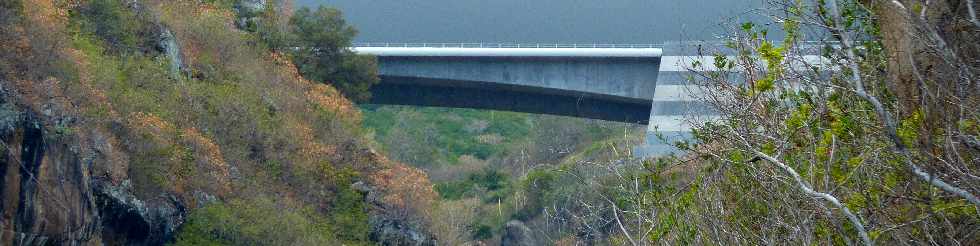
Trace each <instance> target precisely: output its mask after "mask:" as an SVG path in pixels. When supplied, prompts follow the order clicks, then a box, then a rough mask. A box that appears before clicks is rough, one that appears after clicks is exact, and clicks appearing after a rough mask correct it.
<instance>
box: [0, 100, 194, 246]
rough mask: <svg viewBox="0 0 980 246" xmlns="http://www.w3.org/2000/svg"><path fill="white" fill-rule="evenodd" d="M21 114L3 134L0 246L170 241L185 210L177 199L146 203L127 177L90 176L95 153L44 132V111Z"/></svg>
mask: <svg viewBox="0 0 980 246" xmlns="http://www.w3.org/2000/svg"><path fill="white" fill-rule="evenodd" d="M0 103H2V101H0ZM24 115H25V116H24V117H23V119H21V120H20V121H21V122H20V123H19V124H17V126H16V127H15V128H14V129H9V130H4V131H2V134H0V139H2V143H3V145H2V146H0V147H2V150H5V153H0V194H2V196H0V245H101V244H125V245H162V244H165V243H166V242H167V241H168V240H170V238H172V236H173V233H174V232H175V231H176V229H177V227H178V226H179V225H180V224H181V223H183V221H184V217H185V214H186V211H185V209H184V207H183V205H181V203H180V202H179V201H177V200H176V199H175V198H170V199H169V202H153V203H148V202H144V201H141V200H139V199H137V198H136V196H134V195H133V193H132V191H131V190H130V187H129V185H128V181H123V182H122V184H120V185H114V184H113V183H112V182H111V181H110V180H108V179H107V178H105V177H96V178H93V174H92V172H93V171H92V170H93V166H94V165H98V163H97V161H96V160H98V158H88V157H84V155H82V154H79V152H80V151H79V150H78V149H79V146H78V144H77V143H73V142H72V141H73V140H72V139H71V138H65V137H62V136H59V135H58V134H60V133H54V132H50V130H46V127H44V126H45V123H46V122H50V119H48V118H46V117H45V116H43V115H38V114H36V113H34V112H27V113H25V114H24ZM161 200H164V201H166V200H168V199H161Z"/></svg>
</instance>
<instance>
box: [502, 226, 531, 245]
mask: <svg viewBox="0 0 980 246" xmlns="http://www.w3.org/2000/svg"><path fill="white" fill-rule="evenodd" d="M500 245H501V246H531V245H534V238H533V237H532V235H531V229H530V228H528V227H527V226H526V225H524V222H520V221H517V220H511V221H509V222H507V225H505V226H504V235H503V238H501V239H500Z"/></svg>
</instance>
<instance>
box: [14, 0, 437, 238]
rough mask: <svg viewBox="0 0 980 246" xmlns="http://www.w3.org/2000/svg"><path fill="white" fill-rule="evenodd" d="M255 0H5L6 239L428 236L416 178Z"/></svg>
mask: <svg viewBox="0 0 980 246" xmlns="http://www.w3.org/2000/svg"><path fill="white" fill-rule="evenodd" d="M251 2H252V1H243V2H242V3H239V2H237V1H153V0H147V1H123V0H93V1H55V0H24V1H3V2H0V100H2V107H0V125H2V129H0V130H2V132H0V135H2V140H3V145H2V147H3V148H2V149H3V150H5V151H4V153H3V154H2V155H0V157H2V158H0V160H2V162H0V177H2V182H0V183H2V185H0V193H2V194H3V195H2V200H0V204H2V206H0V232H2V234H0V244H4V245H10V244H14V245H45V244H83V245H99V244H108V245H118V244H144V245H156V244H162V243H168V242H169V243H176V244H187V245H197V244H201V243H228V244H230V243H235V244H239V243H249V244H319V245H330V244H338V243H344V244H371V243H372V242H384V243H392V244H402V243H418V244H432V243H434V242H433V241H432V237H431V236H429V235H428V233H427V232H426V230H425V228H426V227H427V225H428V223H429V222H428V221H426V220H425V219H424V218H425V216H423V215H425V214H427V211H426V209H428V206H427V201H429V200H431V199H432V198H433V197H434V196H435V193H434V191H433V190H432V187H431V185H430V184H429V183H428V179H427V177H426V175H425V174H424V173H422V172H421V171H419V170H417V169H413V168H410V167H406V166H404V165H402V164H400V163H397V162H393V161H389V160H388V159H386V158H385V157H384V156H381V155H379V154H377V153H376V152H374V151H373V150H371V149H370V148H368V147H367V145H366V144H365V141H364V140H363V137H362V136H361V133H360V132H361V130H360V120H361V119H360V117H361V116H360V113H359V111H358V110H357V109H356V108H354V107H353V105H352V104H351V102H350V101H348V100H347V99H345V98H344V96H343V95H341V93H340V92H338V91H337V90H336V89H334V87H332V86H331V85H328V84H323V83H319V82H314V81H310V80H307V79H304V78H303V77H302V76H300V71H298V69H297V68H296V66H294V65H293V62H292V61H293V60H294V59H291V57H293V56H294V55H293V54H290V53H280V52H276V51H274V50H275V49H269V48H268V47H270V46H269V45H268V42H267V41H265V39H263V38H261V37H260V35H259V34H256V33H255V32H251V31H247V30H243V29H240V28H239V27H240V26H241V25H236V23H239V22H240V20H241V19H239V18H240V17H241V13H242V12H243V11H241V10H242V9H243V8H244V7H248V6H250V5H246V4H247V3H251ZM262 2H264V1H262ZM259 7H267V6H262V5H259ZM236 10H237V11H236ZM267 12H269V13H274V14H275V11H267ZM284 13H285V12H284Z"/></svg>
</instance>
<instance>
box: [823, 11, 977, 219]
mask: <svg viewBox="0 0 980 246" xmlns="http://www.w3.org/2000/svg"><path fill="white" fill-rule="evenodd" d="M891 3H892V4H895V5H896V6H898V7H899V8H900V9H903V10H904V9H905V6H904V5H902V3H900V2H898V1H895V0H892V1H891ZM828 4H830V14H831V17H832V18H833V19H834V26H835V27H836V29H837V30H836V31H837V33H838V34H839V36H840V39H841V45H842V47H841V48H842V49H843V50H844V54H845V55H846V56H847V61H846V63H847V67H848V69H850V71H851V82H852V83H853V85H852V87H854V88H853V89H854V91H855V93H857V95H858V96H860V97H861V98H864V99H865V100H866V101H868V102H869V103H871V105H872V106H873V107H874V110H875V113H876V114H877V115H878V117H880V118H881V121H882V123H883V124H884V127H885V131H886V135H887V136H888V138H889V139H891V141H892V143H893V144H894V147H895V150H896V151H898V152H899V153H900V154H902V155H903V157H904V158H905V159H906V163H907V164H908V165H909V167H911V168H912V172H913V173H914V174H915V175H916V176H918V177H919V178H921V179H922V180H924V181H926V182H928V183H929V184H931V185H933V186H936V187H938V188H940V189H942V190H944V191H946V192H949V193H953V194H954V195H957V196H959V197H962V198H964V199H966V200H967V201H969V202H970V203H973V204H974V206H978V207H980V199H978V198H977V197H976V196H974V195H973V194H971V193H970V192H969V191H966V190H963V189H960V188H959V187H955V186H953V185H950V184H949V183H946V182H945V181H943V180H941V179H940V178H939V177H936V176H935V175H932V174H930V173H928V172H926V171H925V170H923V169H922V168H921V167H919V165H917V164H915V163H914V162H913V161H912V155H911V154H910V153H909V151H908V149H907V147H906V146H905V143H904V142H902V139H901V138H899V137H898V128H897V127H896V122H895V120H894V119H893V118H892V115H891V113H890V112H889V111H888V110H886V109H885V107H884V105H882V103H881V101H879V100H878V98H877V97H875V96H872V95H870V94H868V93H867V91H865V90H864V83H863V82H862V79H861V70H860V68H859V67H858V64H857V55H855V53H854V47H853V45H852V44H851V42H852V39H851V37H850V33H849V32H848V31H847V30H846V28H845V27H844V26H842V24H841V23H843V22H844V20H843V18H841V15H840V9H839V7H838V5H837V0H829V1H828Z"/></svg>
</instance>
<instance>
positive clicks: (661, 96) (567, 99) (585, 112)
mask: <svg viewBox="0 0 980 246" xmlns="http://www.w3.org/2000/svg"><path fill="white" fill-rule="evenodd" d="M669 47H671V46H670V45H668V49H667V50H666V52H667V54H671V55H668V56H665V55H664V54H665V48H664V47H662V46H660V45H560V44H559V45H541V44H531V45H518V44H491V45H488V44H396V45H393V44H360V45H357V46H356V47H355V48H354V50H355V51H356V52H358V53H361V54H371V55H375V56H377V57H378V61H379V74H380V76H381V83H380V84H379V85H376V86H374V87H373V89H372V91H373V98H372V99H371V102H370V103H372V104H389V105H417V106H439V107H458V108H477V109H493V110H506V111H516V112H528V113H538V114H553V115H564V116H573V117H584V118H592V119H601V120H609V121H620V122H629V123H637V124H646V125H648V129H649V131H648V132H649V134H648V136H647V145H646V146H643V147H641V148H639V149H638V150H639V151H641V152H646V153H662V152H669V151H672V148H670V147H669V146H666V145H664V144H663V143H664V142H665V141H664V140H662V139H658V138H656V137H654V136H653V135H652V132H651V131H652V130H654V129H657V130H658V131H659V132H661V133H662V135H663V136H664V137H666V138H667V140H666V142H670V141H673V140H676V139H682V138H686V137H687V136H689V132H690V127H689V126H688V125H687V124H684V122H683V119H684V116H685V115H686V114H689V113H691V112H695V113H703V114H710V112H708V111H707V110H705V109H704V108H705V107H703V106H701V105H699V103H697V102H696V101H694V100H693V98H692V97H691V96H690V94H689V93H690V92H691V91H692V90H690V89H688V87H687V86H685V85H684V84H685V83H684V81H686V80H685V78H686V76H687V72H686V70H685V69H684V68H683V65H685V64H687V65H689V64H690V63H689V60H690V59H697V58H694V56H693V55H696V50H692V49H687V48H685V49H681V48H678V49H677V50H676V51H674V50H670V49H669ZM680 53H693V54H680ZM705 64H711V62H710V61H706V62H705Z"/></svg>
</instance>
